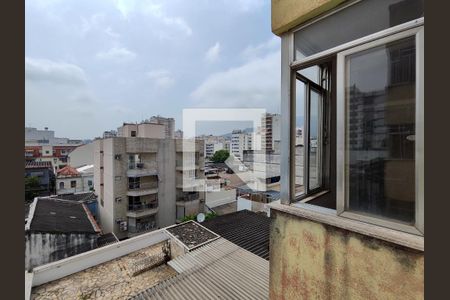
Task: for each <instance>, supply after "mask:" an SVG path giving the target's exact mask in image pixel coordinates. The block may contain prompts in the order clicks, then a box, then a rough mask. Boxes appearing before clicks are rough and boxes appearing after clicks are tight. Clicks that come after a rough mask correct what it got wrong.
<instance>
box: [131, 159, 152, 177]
mask: <svg viewBox="0 0 450 300" xmlns="http://www.w3.org/2000/svg"><path fill="white" fill-rule="evenodd" d="M157 174H158V165H157V163H156V162H155V161H152V162H128V170H127V176H128V177H142V176H152V175H157Z"/></svg>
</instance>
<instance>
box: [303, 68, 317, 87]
mask: <svg viewBox="0 0 450 300" xmlns="http://www.w3.org/2000/svg"><path fill="white" fill-rule="evenodd" d="M298 73H300V74H301V75H303V76H305V77H306V78H308V79H309V80H311V81H312V82H314V83H317V84H318V85H320V68H319V66H311V67H309V68H306V69H301V70H300V71H298Z"/></svg>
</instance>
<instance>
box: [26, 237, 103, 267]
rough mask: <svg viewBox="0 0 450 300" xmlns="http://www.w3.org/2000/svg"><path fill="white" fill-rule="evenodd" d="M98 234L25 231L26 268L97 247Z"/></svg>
mask: <svg viewBox="0 0 450 300" xmlns="http://www.w3.org/2000/svg"><path fill="white" fill-rule="evenodd" d="M97 237H98V235H96V234H85V233H70V234H60V233H57V234H52V233H34V232H26V233H25V269H26V270H29V269H32V268H34V267H36V266H40V265H44V264H47V263H50V262H54V261H57V260H60V259H63V258H66V257H69V256H73V255H76V254H79V253H83V252H86V251H89V250H92V249H95V248H96V247H97Z"/></svg>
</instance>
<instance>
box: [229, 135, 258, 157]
mask: <svg viewBox="0 0 450 300" xmlns="http://www.w3.org/2000/svg"><path fill="white" fill-rule="evenodd" d="M230 149H231V151H230V154H233V155H234V156H235V157H236V158H237V159H242V158H243V157H244V150H252V149H253V134H252V133H247V132H245V131H242V130H233V132H232V133H231V142H230Z"/></svg>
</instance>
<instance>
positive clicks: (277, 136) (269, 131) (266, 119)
mask: <svg viewBox="0 0 450 300" xmlns="http://www.w3.org/2000/svg"><path fill="white" fill-rule="evenodd" d="M280 140H281V116H280V115H279V114H270V113H266V114H264V115H263V116H262V118H261V143H262V149H263V150H265V151H273V150H274V149H275V143H276V142H277V141H280Z"/></svg>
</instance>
